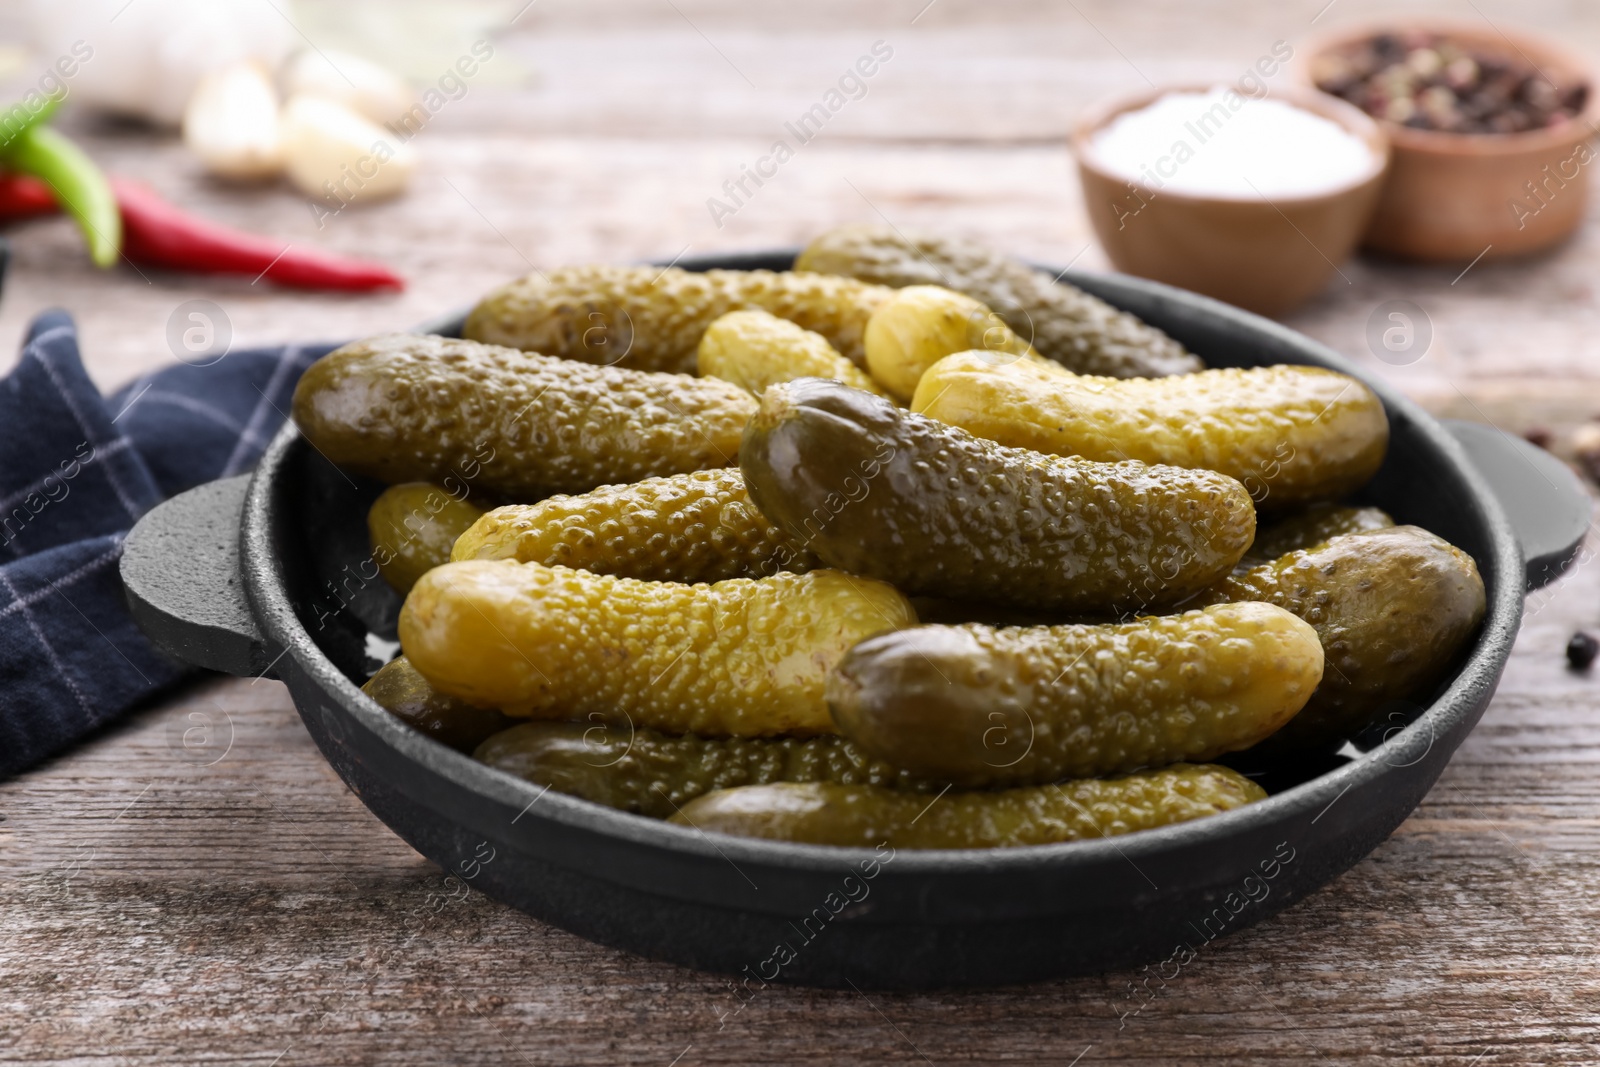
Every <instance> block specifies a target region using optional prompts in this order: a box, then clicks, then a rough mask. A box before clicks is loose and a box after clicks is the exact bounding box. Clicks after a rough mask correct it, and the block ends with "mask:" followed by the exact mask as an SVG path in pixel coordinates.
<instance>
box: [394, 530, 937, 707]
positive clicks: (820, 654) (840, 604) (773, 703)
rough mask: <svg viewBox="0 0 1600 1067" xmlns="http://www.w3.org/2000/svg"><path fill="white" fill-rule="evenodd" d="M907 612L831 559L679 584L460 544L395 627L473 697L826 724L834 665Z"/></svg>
mask: <svg viewBox="0 0 1600 1067" xmlns="http://www.w3.org/2000/svg"><path fill="white" fill-rule="evenodd" d="M915 624H916V614H915V612H914V611H913V610H912V608H911V605H910V603H909V602H908V601H907V600H906V598H905V597H903V596H901V595H900V593H898V592H897V591H896V590H895V589H894V588H893V587H892V586H889V585H886V584H884V583H883V582H875V581H873V580H871V579H870V578H857V577H853V576H851V575H848V574H842V573H840V572H839V571H832V570H817V571H811V572H809V573H806V574H776V575H773V576H772V577H770V578H732V579H729V580H728V581H724V582H715V583H712V584H709V585H685V584H679V583H675V582H645V581H639V580H637V579H633V578H616V577H612V576H611V575H604V574H592V573H590V572H589V571H579V570H571V569H569V568H567V567H546V566H543V565H542V564H538V563H516V562H513V561H511V560H463V561H461V562H459V563H446V564H445V565H444V566H442V567H435V568H434V569H433V570H431V571H429V572H428V573H427V574H424V575H423V576H422V579H421V580H420V581H419V582H417V584H416V586H415V588H413V589H412V590H411V595H410V596H408V597H406V602H405V605H404V606H403V607H402V608H401V609H400V627H399V629H400V646H401V647H402V648H403V649H405V653H406V655H407V656H409V657H410V659H411V662H412V663H413V664H415V665H416V668H417V670H419V671H421V672H422V675H423V677H425V678H427V679H428V681H429V683H430V684H432V685H433V686H434V688H436V689H438V690H439V691H440V692H442V693H445V694H448V695H450V696H454V697H457V698H459V699H461V700H465V701H467V702H469V703H472V704H475V705H478V706H481V707H497V708H500V709H501V710H502V711H505V712H506V713H508V714H511V715H517V716H522V717H528V718H543V719H582V718H584V717H585V716H587V715H590V714H592V713H593V714H599V715H600V716H602V717H605V718H625V719H626V720H627V721H629V722H632V723H634V724H635V725H636V726H648V727H650V728H652V729H656V730H662V731H664V732H666V733H698V734H705V735H708V736H731V737H768V736H773V735H776V734H785V733H794V734H831V733H834V732H835V731H834V728H833V721H832V720H831V719H830V718H829V716H828V706H827V703H826V702H825V701H824V700H823V696H822V690H823V683H824V681H825V680H826V678H827V673H828V671H829V669H830V668H831V667H832V666H833V665H834V664H835V663H837V662H838V661H839V659H840V658H841V657H842V656H843V655H844V654H845V652H846V651H847V650H848V649H849V648H850V647H851V646H852V645H854V644H855V643H856V642H858V641H860V640H861V639H862V638H865V637H869V636H871V635H872V634H875V633H880V632H882V631H884V630H893V629H899V628H901V627H905V626H912V625H915Z"/></svg>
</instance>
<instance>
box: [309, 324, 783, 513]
mask: <svg viewBox="0 0 1600 1067" xmlns="http://www.w3.org/2000/svg"><path fill="white" fill-rule="evenodd" d="M755 408H756V402H755V399H754V398H753V397H751V396H750V394H749V393H747V392H745V391H744V390H743V389H740V388H738V387H737V386H735V385H732V384H730V383H728V382H721V381H717V380H716V379H714V378H689V377H685V376H683V375H677V374H649V373H645V372H643V371H632V370H621V369H619V368H615V367H591V366H587V365H585V364H581V363H574V362H572V361H570V360H565V359H556V358H553V357H551V356H541V355H535V354H534V353H531V352H520V351H518V350H516V349H513V348H496V347H494V346H492V345H482V344H478V343H477V342H475V341H458V340H453V339H450V338H445V337H434V336H428V335H423V334H392V335H390V336H386V337H375V338H373V339H371V340H369V341H361V342H358V343H356V344H350V345H345V346H344V347H343V348H340V349H337V350H335V351H333V352H330V353H329V354H328V355H326V356H323V357H322V358H321V359H319V360H318V361H317V362H315V363H313V364H312V365H311V367H310V368H309V369H308V370H307V371H306V373H305V375H304V376H303V377H302V378H301V379H300V384H299V385H298V386H297V387H296V389H295V393H294V419H295V422H296V423H298V424H299V426H300V432H301V433H303V434H305V435H306V438H307V439H308V440H309V441H310V442H311V443H312V444H313V445H315V446H316V448H317V450H318V451H320V452H321V453H322V454H323V455H324V456H326V457H327V458H328V459H329V460H331V461H332V462H334V463H336V464H338V465H339V466H341V467H345V468H348V469H349V470H352V471H355V472H357V473H360V474H366V475H370V476H371V477H374V478H377V479H379V480H381V481H385V482H389V483H391V484H392V483H395V482H410V481H433V482H442V481H444V480H446V479H447V478H454V479H455V480H457V481H460V482H464V483H466V484H469V485H470V486H471V487H472V488H473V489H474V490H476V489H479V488H483V489H486V490H489V491H492V492H498V493H502V494H504V495H506V496H509V497H513V498H516V497H522V498H525V499H531V500H537V499H539V498H541V497H545V496H548V495H550V494H551V493H553V492H568V493H572V492H583V491H585V490H588V489H593V488H594V487H595V486H597V485H610V484H614V483H618V482H632V481H638V480H639V479H641V478H648V477H650V476H652V475H659V474H677V473H681V472H684V471H694V470H704V469H706V468H709V467H726V466H729V465H731V464H733V463H735V462H737V460H738V456H739V435H740V433H741V432H742V431H743V430H744V424H745V423H746V422H747V421H749V418H750V416H751V415H752V414H753V413H754V412H755Z"/></svg>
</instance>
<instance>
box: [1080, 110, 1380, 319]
mask: <svg viewBox="0 0 1600 1067" xmlns="http://www.w3.org/2000/svg"><path fill="white" fill-rule="evenodd" d="M1071 145H1072V151H1073V154H1074V156H1075V157H1076V158H1077V162H1078V174H1079V179H1080V180H1081V182H1082V184H1083V197H1084V206H1085V208H1086V210H1087V211H1088V214H1089V220H1090V223H1091V224H1092V225H1093V227H1094V231H1095V235H1096V236H1097V237H1098V238H1099V240H1100V244H1101V246H1102V247H1103V248H1104V249H1105V251H1106V255H1107V257H1108V258H1109V259H1110V260H1111V263H1112V265H1113V266H1115V267H1116V268H1117V269H1118V270H1120V271H1123V272H1125V273H1127V274H1136V275H1139V276H1140V277H1144V278H1151V279H1153V280H1155V281H1160V282H1166V283H1168V284H1169V285H1176V286H1179V287H1181V288H1184V289H1189V290H1193V291H1194V292H1198V293H1204V294H1205V295H1207V296H1212V297H1216V298H1217V299H1219V300H1225V301H1227V302H1228V303H1230V304H1234V305H1236V306H1238V307H1242V308H1245V309H1247V310H1249V311H1254V312H1257V313H1259V314H1263V315H1279V314H1282V313H1284V312H1286V311H1288V310H1290V309H1291V308H1293V307H1295V306H1296V305H1298V304H1300V303H1302V302H1304V301H1305V300H1307V299H1309V298H1310V297H1312V296H1313V295H1315V294H1316V293H1317V292H1319V291H1320V290H1321V289H1322V288H1323V287H1324V286H1325V285H1327V284H1328V282H1329V280H1330V279H1331V278H1332V277H1333V276H1334V275H1335V274H1336V273H1338V272H1339V265H1340V264H1341V263H1343V262H1344V261H1345V260H1346V259H1347V258H1348V257H1349V256H1350V254H1351V253H1352V252H1353V251H1354V249H1355V247H1356V244H1357V242H1358V241H1359V240H1360V238H1361V234H1362V232H1363V231H1364V230H1365V229H1366V226H1367V223H1368V221H1369V220H1370V219H1371V217H1372V213H1373V210H1374V208H1375V207H1376V206H1377V202H1378V194H1379V191H1380V189H1381V188H1382V184H1383V177H1384V172H1385V170H1386V169H1387V167H1388V164H1389V144H1388V139H1387V138H1386V137H1385V135H1384V133H1383V131H1382V130H1381V129H1380V128H1379V126H1378V124H1377V123H1375V122H1374V121H1373V120H1372V119H1371V118H1370V117H1368V116H1367V115H1366V114H1364V113H1363V112H1361V111H1360V110H1359V109H1357V108H1355V107H1352V106H1351V105H1349V104H1346V103H1344V102H1343V101H1340V100H1336V99H1333V98H1331V97H1328V96H1326V95H1324V94H1321V93H1315V92H1310V91H1306V90H1301V89H1289V90H1285V89H1281V88H1279V89H1274V90H1272V92H1271V94H1270V95H1267V94H1264V93H1261V92H1259V91H1257V92H1255V93H1252V92H1251V91H1250V90H1248V89H1246V88H1243V87H1227V86H1201V87H1166V88H1151V89H1145V90H1143V91H1141V92H1138V93H1134V94H1131V95H1128V96H1122V97H1117V98H1115V99H1112V100H1108V101H1105V102H1104V103H1101V104H1099V105H1097V106H1095V107H1093V108H1091V109H1089V111H1088V112H1086V113H1085V114H1084V115H1083V116H1082V117H1081V118H1080V119H1079V121H1078V122H1077V124H1076V126H1075V127H1074V129H1073V133H1072V139H1071Z"/></svg>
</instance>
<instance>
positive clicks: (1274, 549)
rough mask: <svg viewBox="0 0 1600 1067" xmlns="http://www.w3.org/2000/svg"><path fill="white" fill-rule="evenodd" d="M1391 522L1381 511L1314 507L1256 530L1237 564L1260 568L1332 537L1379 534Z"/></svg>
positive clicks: (1315, 505)
mask: <svg viewBox="0 0 1600 1067" xmlns="http://www.w3.org/2000/svg"><path fill="white" fill-rule="evenodd" d="M1393 525H1394V519H1392V518H1390V517H1389V513H1388V512H1387V511H1384V510H1383V509H1382V508H1357V507H1349V506H1348V505H1344V504H1313V505H1311V506H1310V507H1308V508H1306V509H1305V510H1304V511H1300V512H1295V513H1293V514H1290V515H1285V516H1284V517H1283V518H1281V519H1278V520H1277V521H1276V522H1272V523H1267V524H1264V525H1262V526H1260V527H1258V528H1257V529H1256V539H1255V543H1253V544H1252V545H1251V546H1250V549H1249V551H1247V552H1246V553H1245V554H1244V559H1243V560H1241V561H1240V564H1241V565H1243V564H1246V563H1248V564H1249V565H1250V566H1252V567H1254V566H1259V565H1260V564H1262V563H1270V562H1271V561H1272V560H1275V559H1277V558H1278V557H1279V556H1281V555H1284V554H1285V553H1288V552H1293V551H1295V550H1296V549H1300V548H1311V547H1312V546H1314V545H1320V544H1322V542H1324V541H1327V540H1330V539H1331V538H1334V537H1342V536H1343V535H1345V534H1352V533H1361V532H1362V531H1364V530H1382V529H1386V528H1388V527H1390V526H1393Z"/></svg>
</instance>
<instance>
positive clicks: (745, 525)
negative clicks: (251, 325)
mask: <svg viewBox="0 0 1600 1067" xmlns="http://www.w3.org/2000/svg"><path fill="white" fill-rule="evenodd" d="M451 558H452V559H457V560H463V559H514V560H516V561H517V562H519V563H542V564H544V565H546V566H549V567H556V566H561V567H574V568H579V569H582V570H588V571H594V572H595V573H597V574H615V575H618V576H619V577H623V578H639V579H643V580H646V581H654V582H720V581H723V580H725V579H728V578H761V577H765V576H767V575H771V574H776V573H778V572H779V571H792V572H794V573H796V574H798V573H801V572H804V571H809V570H815V569H816V568H817V567H818V566H820V564H819V563H818V561H817V557H816V556H814V555H813V554H812V553H811V550H810V549H808V548H806V547H805V546H804V545H802V544H800V543H799V542H797V541H795V540H794V539H793V538H791V537H789V536H788V535H786V534H785V533H784V532H783V531H782V530H779V529H778V528H777V527H776V526H774V525H772V523H771V522H769V521H767V518H766V516H764V515H762V514H761V512H759V511H757V510H756V507H755V505H754V504H752V503H750V495H749V494H748V493H746V492H745V488H744V475H743V473H741V472H740V470H739V468H737V467H726V468H723V469H721V470H711V471H695V472H694V473H692V474H670V475H667V476H666V477H664V478H648V479H646V480H644V481H642V482H634V483H633V484H632V485H607V486H602V487H601V488H599V489H594V490H591V491H590V492H587V493H582V494H579V495H577V496H555V497H551V498H550V499H548V500H544V501H541V502H539V503H537V504H513V505H510V506H508V507H503V508H496V509H495V510H493V511H491V512H489V513H488V514H487V515H484V516H483V517H482V518H481V519H479V520H478V521H477V522H476V523H475V524H474V525H473V526H472V528H471V529H469V530H467V531H466V532H465V533H464V534H462V535H461V537H460V539H459V540H457V541H456V542H455V551H454V554H453V555H452V557H451Z"/></svg>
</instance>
